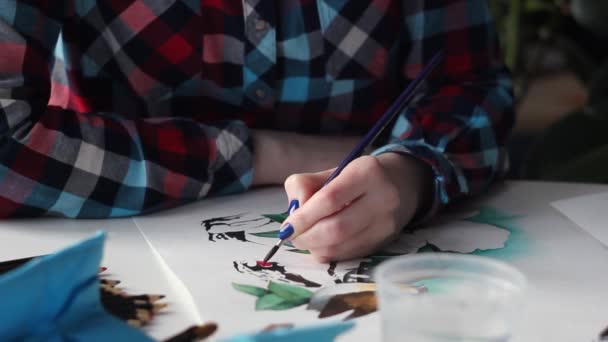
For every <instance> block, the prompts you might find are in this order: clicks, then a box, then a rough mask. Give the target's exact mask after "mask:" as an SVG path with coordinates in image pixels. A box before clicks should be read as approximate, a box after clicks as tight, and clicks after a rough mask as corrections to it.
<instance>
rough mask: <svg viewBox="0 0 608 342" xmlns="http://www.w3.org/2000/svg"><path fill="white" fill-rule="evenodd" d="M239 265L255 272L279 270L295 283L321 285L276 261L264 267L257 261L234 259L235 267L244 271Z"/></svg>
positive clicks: (307, 285) (278, 271)
mask: <svg viewBox="0 0 608 342" xmlns="http://www.w3.org/2000/svg"><path fill="white" fill-rule="evenodd" d="M239 265H240V266H241V267H244V268H246V269H248V270H249V271H251V272H253V273H257V274H264V273H266V274H268V273H269V272H277V273H279V274H281V275H282V276H283V277H284V278H285V279H286V280H289V281H291V282H294V283H298V284H302V285H304V286H305V287H321V284H317V283H315V282H313V281H310V280H308V279H306V278H304V277H303V276H301V275H299V274H295V273H289V272H287V270H285V266H280V265H279V264H277V263H276V262H271V263H270V266H268V267H263V266H260V265H258V264H257V263H255V264H254V265H249V264H248V263H247V262H240V263H239V262H236V261H234V262H233V266H234V268H235V269H236V270H237V271H238V272H239V273H244V272H243V271H241V270H240V269H239Z"/></svg>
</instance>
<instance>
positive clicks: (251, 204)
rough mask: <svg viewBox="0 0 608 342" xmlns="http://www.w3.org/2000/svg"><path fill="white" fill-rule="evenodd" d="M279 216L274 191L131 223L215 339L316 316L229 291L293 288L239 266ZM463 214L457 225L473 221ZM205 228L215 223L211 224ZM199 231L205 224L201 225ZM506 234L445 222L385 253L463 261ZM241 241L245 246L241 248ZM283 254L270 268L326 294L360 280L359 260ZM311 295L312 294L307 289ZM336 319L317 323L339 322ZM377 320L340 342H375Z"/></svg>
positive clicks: (279, 195)
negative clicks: (213, 329) (259, 304)
mask: <svg viewBox="0 0 608 342" xmlns="http://www.w3.org/2000/svg"><path fill="white" fill-rule="evenodd" d="M286 209H287V198H285V194H284V191H283V190H282V189H279V188H275V189H265V190H256V191H252V192H249V193H246V194H242V195H237V196H226V197H220V198H215V199H207V200H203V201H201V202H198V203H194V204H190V205H188V206H185V207H181V208H177V209H173V210H170V211H164V212H161V213H157V214H154V215H148V216H143V217H138V218H135V219H134V220H135V222H136V224H137V225H138V226H139V228H140V229H141V231H142V232H143V233H144V235H145V236H146V238H147V239H148V241H149V242H150V243H151V245H152V246H154V248H155V249H156V251H157V252H158V253H159V255H161V257H162V258H163V259H164V260H165V261H166V263H167V265H168V267H169V268H170V269H171V270H172V271H173V272H175V275H176V277H177V278H179V279H181V280H182V281H183V283H184V285H185V287H186V288H188V289H189V290H190V292H191V294H192V297H193V298H194V302H195V304H196V306H197V308H198V310H199V312H200V315H201V317H202V318H203V319H204V320H210V321H214V322H217V323H218V324H219V335H218V336H219V337H222V336H228V335H233V334H236V333H241V332H257V331H260V330H261V329H263V328H264V327H266V326H267V325H269V324H277V323H294V324H307V323H318V322H320V321H321V320H319V319H318V318H317V315H318V314H319V313H318V312H317V311H311V310H306V307H305V306H301V307H297V308H294V309H290V310H286V311H255V310H254V305H255V300H256V297H255V296H252V295H248V294H244V293H241V292H238V291H236V290H234V289H233V288H232V286H231V283H233V282H234V283H238V284H246V285H253V286H257V287H261V288H265V287H266V285H267V281H268V280H275V281H282V282H287V283H291V284H296V285H299V286H304V285H305V284H303V283H298V282H297V281H295V282H294V281H293V280H290V279H287V278H286V277H285V276H283V275H281V274H279V273H277V272H264V271H251V270H250V269H248V268H247V267H244V266H243V263H246V264H248V265H249V266H253V265H255V261H256V260H260V259H262V258H263V257H264V255H265V254H266V253H267V252H268V250H269V249H270V248H271V247H272V245H273V244H274V243H275V242H276V237H275V235H272V237H271V238H262V237H259V236H255V235H252V233H260V232H269V231H276V230H278V229H279V228H280V225H279V223H275V222H270V220H268V219H266V218H264V217H263V216H262V215H263V214H277V213H281V212H284V211H285V210H286ZM474 213H475V211H468V212H466V213H464V214H460V215H458V218H463V217H467V216H470V215H472V214H474ZM209 220H215V222H211V223H210V221H209ZM204 221H205V222H206V223H205V222H204ZM508 236H509V232H508V231H506V230H504V229H501V228H497V227H493V226H488V225H483V224H478V223H471V222H464V221H458V222H453V221H446V222H442V223H441V224H438V225H435V226H433V227H432V228H429V229H422V230H418V231H416V232H413V233H412V234H404V236H403V238H402V239H400V240H398V241H397V242H396V243H394V244H393V245H391V246H390V247H389V248H387V250H388V251H389V252H394V253H411V252H416V251H417V250H418V249H420V248H422V247H424V246H425V245H426V244H427V243H431V244H433V245H435V246H437V247H439V248H441V249H442V250H449V251H456V252H462V253H469V252H472V251H474V250H486V249H494V248H501V247H502V246H504V243H505V241H506V239H507V237H508ZM245 240H246V241H245ZM289 249H290V248H289V247H286V246H284V247H283V248H282V250H281V251H279V252H278V253H277V255H276V256H275V257H274V259H273V261H275V262H278V263H279V264H280V265H283V266H284V267H285V269H286V271H287V272H289V273H292V274H297V275H301V276H303V277H304V278H306V279H307V280H308V281H310V282H314V283H316V284H319V285H321V286H323V287H327V286H333V285H334V283H335V282H336V280H342V281H344V280H345V279H346V278H348V277H347V276H346V274H347V273H348V272H349V271H351V270H358V271H356V272H354V273H357V274H355V275H352V273H353V272H351V275H349V276H351V278H349V279H350V280H354V279H355V278H357V279H359V280H366V279H368V278H369V275H368V274H365V272H359V271H360V270H362V269H364V268H365V267H366V265H368V263H367V262H368V261H369V260H367V259H358V260H353V261H349V262H341V263H338V264H337V266H336V268H335V269H334V270H333V271H334V273H333V274H331V272H330V271H329V270H328V268H329V265H326V264H319V263H316V262H315V261H313V260H312V259H311V258H310V257H309V256H308V255H304V254H299V253H294V252H289V251H288V250H289ZM309 289H310V290H312V291H316V289H318V288H315V287H309ZM348 314H349V313H344V314H341V315H337V316H334V317H331V318H325V319H323V320H332V319H342V318H344V317H345V316H347V315H348ZM378 329H379V326H378V323H377V315H376V314H372V315H368V316H365V317H362V318H360V319H358V320H357V327H356V329H355V331H354V332H352V333H349V334H347V335H345V336H344V337H343V338H342V339H341V341H345V340H349V339H352V340H361V339H362V338H364V337H366V336H367V337H369V338H370V339H371V340H375V339H377V338H378V337H377V336H378V332H379V330H378Z"/></svg>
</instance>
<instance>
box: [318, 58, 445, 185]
mask: <svg viewBox="0 0 608 342" xmlns="http://www.w3.org/2000/svg"><path fill="white" fill-rule="evenodd" d="M442 58H443V52H442V51H439V52H438V53H437V54H435V56H433V58H432V59H431V60H430V61H429V63H428V64H427V65H426V66H425V67H424V69H423V70H422V71H421V72H420V74H418V76H417V77H416V78H415V79H414V80H413V81H412V82H410V84H408V86H407V87H406V88H405V90H403V92H402V93H401V94H400V95H399V97H397V99H396V100H395V102H393V104H391V106H390V107H389V108H388V109H387V110H386V112H385V113H384V115H382V117H381V118H380V120H378V121H377V122H376V124H375V125H374V126H373V127H372V128H371V129H370V130H369V132H367V134H366V135H365V136H364V137H363V138H362V139H361V140H360V141H359V143H358V144H357V146H355V148H354V149H353V150H352V151H351V152H350V153H349V154H348V156H346V158H344V160H342V162H341V163H340V165H338V167H337V168H336V169H335V170H334V172H332V174H331V175H330V176H329V178H327V180H326V181H325V183H323V186H326V185H327V184H329V182H331V181H332V180H334V178H336V177H338V175H340V173H341V172H342V170H344V168H345V167H346V166H347V165H348V164H349V163H350V162H352V161H353V160H355V159H357V158H358V157H360V156H361V154H362V153H363V151H365V149H366V148H367V146H369V145H370V144H371V143H372V142H373V141H374V140H375V139H376V138H377V137H378V135H380V133H382V130H383V129H384V128H385V127H386V126H387V125H388V124H389V123H390V122H391V121H392V120H393V119H394V118H395V116H396V115H397V114H399V113H401V111H402V110H403V108H404V107H405V106H406V105H407V104H409V102H410V101H411V100H412V98H413V97H414V95H416V90H417V89H418V87H420V85H421V84H422V82H423V81H424V80H425V79H426V78H427V77H428V75H429V74H430V73H431V72H432V71H433V69H435V67H436V66H437V65H438V64H439V62H440V61H441V59H442Z"/></svg>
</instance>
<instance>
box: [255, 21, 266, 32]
mask: <svg viewBox="0 0 608 342" xmlns="http://www.w3.org/2000/svg"><path fill="white" fill-rule="evenodd" d="M266 26H268V23H267V22H266V21H265V20H262V19H256V20H255V29H256V30H258V31H264V30H265V29H266Z"/></svg>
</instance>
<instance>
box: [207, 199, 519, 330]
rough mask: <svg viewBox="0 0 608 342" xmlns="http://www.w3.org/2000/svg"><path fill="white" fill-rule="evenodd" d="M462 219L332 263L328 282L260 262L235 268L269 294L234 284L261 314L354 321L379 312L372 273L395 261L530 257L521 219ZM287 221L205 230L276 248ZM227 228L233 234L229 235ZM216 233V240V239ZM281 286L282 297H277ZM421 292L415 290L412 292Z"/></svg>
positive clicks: (279, 217)
mask: <svg viewBox="0 0 608 342" xmlns="http://www.w3.org/2000/svg"><path fill="white" fill-rule="evenodd" d="M459 215H460V216H459V217H456V218H455V217H450V216H446V217H443V218H442V220H441V221H438V222H434V223H433V225H431V226H429V227H426V228H421V229H417V230H414V231H410V232H404V233H403V234H401V235H400V236H399V238H398V239H397V240H396V241H394V243H392V244H390V245H389V246H387V247H386V248H384V249H383V250H382V251H379V252H377V253H376V254H374V255H370V256H368V257H366V258H362V259H360V260H356V261H349V262H346V263H345V262H332V263H330V264H329V266H328V267H327V270H326V276H327V277H326V278H325V279H324V280H318V279H314V280H313V279H308V278H306V277H305V276H303V275H300V274H295V273H293V272H291V271H289V266H286V265H279V264H277V263H271V265H270V266H269V267H264V266H261V265H259V264H256V263H255V262H246V261H239V262H237V261H235V262H234V267H235V269H236V270H237V271H238V272H240V273H242V274H249V275H251V276H253V277H256V278H258V279H262V280H264V281H268V282H269V283H268V284H269V285H268V288H267V289H264V288H260V287H255V289H254V287H252V286H251V285H247V284H233V287H234V288H235V289H236V290H238V291H240V292H244V293H247V294H249V295H252V296H255V297H257V298H258V299H257V300H256V302H255V310H256V311H260V310H289V309H292V308H294V307H298V306H302V305H305V304H306V305H307V309H308V310H314V311H317V312H318V313H319V314H318V318H319V319H323V318H327V317H333V316H337V315H341V314H343V313H348V314H347V315H346V316H344V317H343V319H344V320H350V319H353V318H357V317H361V316H364V315H367V314H370V313H373V312H375V311H376V310H377V302H376V301H377V299H376V294H375V284H374V283H373V280H372V278H371V275H372V271H373V269H374V267H375V266H377V265H378V264H380V263H381V262H382V261H385V260H387V259H389V258H391V257H394V256H397V255H403V254H410V253H421V252H450V253H462V254H473V255H483V256H489V257H495V258H501V259H510V258H514V257H517V256H520V255H523V254H525V252H526V251H527V250H529V248H530V246H528V245H527V244H528V242H527V241H526V239H525V237H524V236H523V233H522V231H521V230H520V229H518V227H517V219H518V216H516V215H510V214H507V213H504V212H501V211H500V210H498V209H496V208H493V207H481V208H479V210H477V211H475V212H472V213H465V214H459ZM284 219H285V214H275V215H263V216H262V217H255V216H250V215H248V214H239V215H235V216H232V217H222V218H215V219H212V220H211V221H203V226H204V227H205V229H206V231H207V232H208V234H210V241H217V242H220V240H218V239H217V238H216V237H217V236H218V234H224V235H225V236H227V237H229V236H230V235H228V234H229V233H230V234H237V233H238V235H237V236H238V238H236V239H238V240H239V241H243V242H250V243H256V244H264V245H268V246H271V245H272V244H273V243H274V242H275V241H276V236H277V231H278V229H277V228H276V227H277V226H272V223H275V224H276V225H278V224H280V223H281V222H282V221H283V220H284ZM210 222H211V223H210ZM217 222H220V223H219V224H218V223H217ZM246 226H248V227H249V228H247V227H246ZM226 227H228V228H229V229H234V230H230V231H226ZM264 229H269V230H266V231H263V230H264ZM211 234H213V236H214V237H215V238H214V239H213V240H212V239H211V236H212V235H211ZM287 251H291V252H297V253H304V252H305V251H299V250H293V249H287ZM278 283H282V284H283V287H278V286H277V284H278ZM277 287H278V288H279V293H277V292H276V288H277ZM273 289H275V290H273ZM286 289H290V290H289V291H287V290H286ZM296 289H299V290H301V291H299V290H296ZM421 290H423V289H422V288H417V287H415V286H412V291H421ZM313 291H314V292H313ZM294 293H298V295H297V296H296V295H294ZM294 296H295V297H294Z"/></svg>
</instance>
